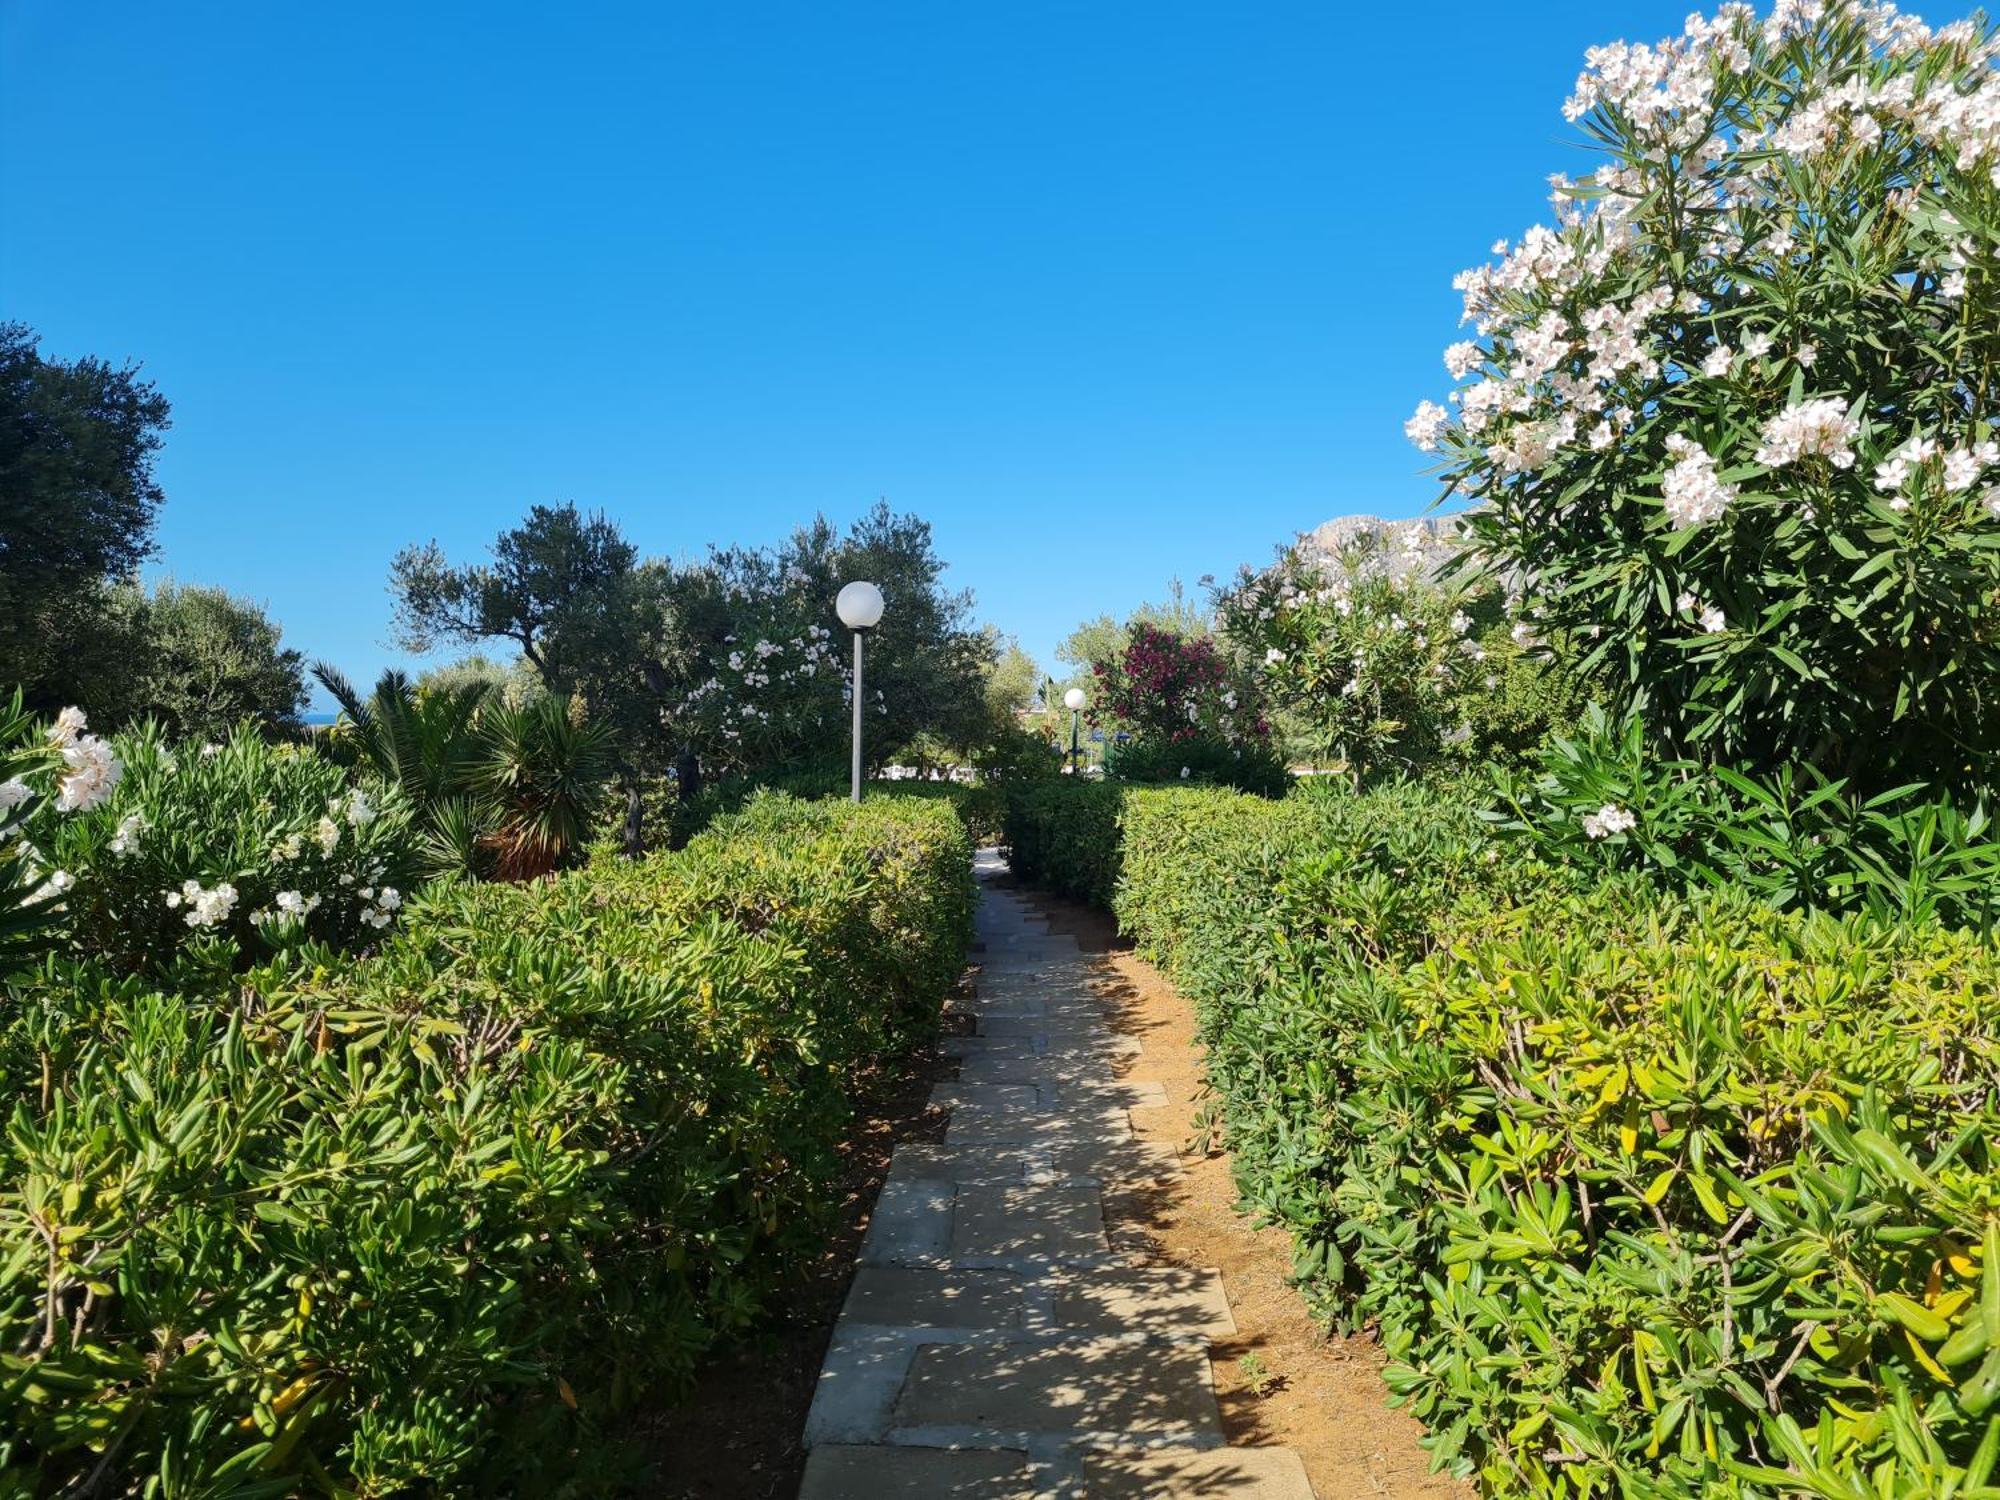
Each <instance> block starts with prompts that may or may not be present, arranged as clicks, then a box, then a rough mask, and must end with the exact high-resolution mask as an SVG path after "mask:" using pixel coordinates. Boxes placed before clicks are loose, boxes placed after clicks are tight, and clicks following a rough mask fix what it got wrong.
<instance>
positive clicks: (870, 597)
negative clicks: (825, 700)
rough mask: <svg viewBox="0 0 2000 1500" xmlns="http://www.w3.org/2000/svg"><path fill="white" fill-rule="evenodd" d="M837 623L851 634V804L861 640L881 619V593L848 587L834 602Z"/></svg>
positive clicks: (857, 794)
mask: <svg viewBox="0 0 2000 1500" xmlns="http://www.w3.org/2000/svg"><path fill="white" fill-rule="evenodd" d="M833 609H834V613H835V614H837V615H839V616H840V623H841V624H843V625H845V626H846V627H847V628H848V629H849V630H851V631H853V632H854V800H855V801H856V802H859V801H860V800H861V638H862V637H863V636H864V635H866V634H868V632H869V631H871V630H873V629H874V628H875V626H876V625H877V624H878V623H879V622H880V621H881V619H882V591H881V590H880V589H878V588H876V587H875V585H874V584H872V583H850V584H848V585H847V587H845V588H843V589H842V590H841V591H840V596H839V597H838V598H836V599H835V600H834V601H833Z"/></svg>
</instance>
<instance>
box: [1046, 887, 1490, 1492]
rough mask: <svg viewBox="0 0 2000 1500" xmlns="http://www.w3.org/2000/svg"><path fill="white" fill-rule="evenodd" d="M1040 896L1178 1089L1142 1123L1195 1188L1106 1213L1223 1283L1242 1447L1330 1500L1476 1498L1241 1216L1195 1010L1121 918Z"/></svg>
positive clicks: (1149, 1247)
mask: <svg viewBox="0 0 2000 1500" xmlns="http://www.w3.org/2000/svg"><path fill="white" fill-rule="evenodd" d="M1026 894H1027V895H1028V896H1029V898H1030V899H1031V900H1032V901H1033V902H1034V904H1035V905H1036V906H1037V907H1038V908H1039V909H1041V910H1042V911H1043V912H1045V913H1046V914H1047V915H1048V917H1049V919H1050V923H1051V926H1052V927H1054V928H1055V929H1056V930H1058V931H1063V932H1070V933H1073V934H1075V936H1076V938H1077V940H1078V942H1079V943H1081V944H1082V946H1083V947H1084V949H1085V951H1086V952H1091V953H1094V954H1096V955H1098V956H1099V957H1100V958H1101V960H1102V962H1103V964H1104V967H1105V977H1104V979H1103V981H1102V984H1101V988H1100V993H1101V994H1102V995H1103V996H1104V998H1105V999H1106V1000H1107V1001H1109V1002H1110V1003H1111V1005H1112V1008H1113V1024H1114V1025H1116V1026H1117V1027H1118V1028H1119V1029H1120V1030H1122V1031H1126V1032H1129V1033H1131V1034H1132V1035H1134V1036H1136V1037H1138V1038H1139V1039H1140V1040H1141V1041H1142V1042H1143V1043H1144V1045H1145V1049H1146V1050H1145V1052H1144V1053H1143V1054H1142V1055H1140V1056H1138V1057H1136V1058H1134V1059H1132V1061H1131V1064H1130V1068H1129V1071H1130V1073H1131V1076H1132V1077H1134V1078H1145V1079H1154V1080H1157V1081H1158V1082H1159V1083H1160V1084H1161V1085H1162V1086H1163V1087H1164V1088H1165V1089H1166V1092H1167V1098H1168V1105H1167V1107H1166V1108H1165V1109H1146V1110H1138V1111H1135V1112H1134V1113H1133V1116H1132V1119H1133V1122H1134V1124H1135V1125H1136V1126H1137V1127H1138V1128H1139V1130H1140V1132H1141V1134H1143V1135H1146V1136H1147V1137H1149V1138H1150V1139H1153V1140H1156V1141H1158V1142H1160V1143H1161V1144H1163V1145H1168V1146H1172V1147H1173V1148H1175V1149H1176V1150H1178V1151H1180V1152H1181V1153H1182V1162H1183V1165H1184V1167H1185V1169H1186V1173H1187V1175H1186V1177H1185V1178H1183V1179H1182V1181H1181V1182H1180V1183H1179V1184H1177V1185H1176V1186H1174V1187H1172V1188H1167V1189H1159V1188H1154V1189H1146V1190H1143V1191H1129V1190H1128V1191H1127V1192H1126V1193H1124V1194H1122V1195H1119V1196H1118V1197H1116V1198H1110V1199H1107V1203H1106V1206H1107V1210H1108V1211H1109V1212H1110V1213H1111V1214H1112V1215H1114V1216H1115V1218H1116V1219H1117V1224H1116V1225H1115V1227H1114V1229H1113V1236H1114V1241H1115V1242H1121V1243H1122V1244H1123V1245H1125V1246H1127V1247H1129V1248H1132V1249H1135V1250H1140V1251H1144V1252H1147V1253H1150V1254H1153V1255H1157V1256H1159V1257H1160V1258H1161V1259H1163V1260H1166V1261H1170V1262H1172V1263H1174V1264H1176V1265H1183V1266H1189V1267H1201V1266H1214V1267H1216V1268H1217V1269H1219V1270H1220V1271H1221V1272H1222V1280H1223V1286H1224V1289H1225V1290H1226V1291H1227V1293H1228V1295H1229V1303H1230V1307H1231V1309H1232V1311H1233V1312H1234V1313H1235V1316H1236V1327H1237V1336H1236V1338H1235V1339H1234V1340H1232V1341H1231V1342H1229V1343H1227V1344H1218V1345H1217V1346H1216V1347H1215V1349H1214V1351H1213V1362H1214V1370H1215V1387H1216V1395H1217V1397H1218V1398H1219V1399H1220V1401H1221V1404H1222V1418H1223V1422H1224V1424H1225V1425H1226V1427H1227V1428H1228V1432H1229V1441H1230V1442H1231V1443H1235V1444H1246V1445H1247V1444H1258V1443H1276V1444H1283V1445H1284V1446H1286V1447H1289V1448H1292V1449H1293V1450H1295V1451H1296V1452H1297V1453H1298V1455H1299V1456H1300V1458H1302V1459H1303V1460H1304V1461H1305V1466H1306V1473H1307V1474H1308V1475H1309V1476H1310V1477H1311V1479H1312V1482H1313V1488H1314V1489H1315V1490H1316V1491H1318V1494H1319V1500H1378V1497H1382V1496H1394V1497H1399V1500H1400V1497H1403V1496H1427V1497H1451V1500H1459V1497H1466V1500H1469V1497H1471V1495H1472V1494H1473V1490H1472V1488H1471V1487H1470V1486H1468V1485H1462V1484H1459V1483H1458V1482H1457V1481H1455V1480H1452V1479H1451V1478H1449V1477H1447V1476H1444V1475H1436V1474H1432V1473H1431V1472H1430V1456H1429V1455H1428V1454H1426V1453H1425V1452H1424V1451H1423V1450H1422V1449H1421V1448H1419V1447H1418V1446H1417V1439H1418V1437H1419V1436H1420V1435H1421V1433H1422V1428H1421V1427H1419V1426H1418V1424H1417V1423H1416V1422H1415V1421H1414V1420H1413V1419H1411V1418H1410V1417H1407V1416H1405V1415H1404V1414H1403V1413H1401V1412H1398V1411H1394V1410H1391V1409H1390V1408H1389V1407H1388V1406H1386V1405H1385V1404H1384V1398H1385V1395H1386V1391H1385V1388H1384V1387H1383V1385H1382V1380H1381V1375H1380V1370H1381V1367H1382V1356H1381V1351H1380V1349H1379V1348H1378V1347H1377V1346H1376V1344H1375V1342H1374V1341H1373V1340H1372V1339H1369V1338H1365V1337H1354V1338H1340V1337H1329V1336H1327V1335H1326V1334H1325V1333H1323V1332H1322V1331H1321V1330H1320V1329H1319V1327H1318V1326H1317V1325H1316V1324H1314V1323H1313V1321H1312V1319H1310V1318H1309V1317H1307V1316H1306V1313H1305V1308H1304V1304H1303V1303H1302V1302H1301V1301H1300V1298H1299V1295H1298V1293H1297V1292H1296V1291H1294V1290H1293V1289H1292V1288H1291V1287H1290V1286H1289V1285H1287V1284H1286V1275H1287V1273H1288V1271H1289V1269H1290V1266H1291V1244H1290V1238H1289V1236H1287V1235H1286V1234H1285V1233H1284V1232H1283V1231H1282V1230H1278V1229H1254V1228H1252V1227H1251V1221H1250V1220H1249V1219H1248V1218H1246V1217H1244V1216H1242V1215H1241V1214H1238V1213H1237V1212H1236V1211H1235V1208H1234V1204H1235V1201H1236V1188H1235V1184H1234V1183H1233V1182H1232V1181H1231V1179H1230V1175H1229V1161H1228V1158H1227V1157H1226V1156H1224V1155H1223V1154H1222V1153H1221V1152H1219V1151H1216V1150H1213V1149H1210V1147H1211V1143H1210V1142H1209V1141H1207V1140H1206V1139H1201V1140H1197V1138H1196V1136H1197V1124H1196V1112H1197V1108H1198V1101H1199V1099H1200V1097H1201V1091H1202V1074H1201V1052H1200V1048H1199V1047H1198V1046H1197V1045H1196V1043H1195V1029H1194V1014H1193V1008H1192V1006H1191V1005H1190V1004H1189V1003H1188V1002H1187V1001H1186V1000H1184V999H1183V998H1182V997H1181V996H1180V995H1179V994H1177V993H1176V992H1175V991H1174V989H1173V988H1172V986H1170V985H1169V984H1168V983H1167V982H1166V980H1165V979H1163V978H1162V977H1161V976H1160V974H1159V972H1158V971H1157V970H1155V969H1154V968H1153V967H1152V965H1150V964H1148V963H1146V962H1144V961H1143V960H1142V959H1139V958H1136V957H1134V956H1133V955H1132V954H1131V953H1130V952H1128V951H1125V948H1124V945H1123V944H1122V943H1121V941H1120V940H1119V939H1118V938H1117V935H1116V931H1115V929H1114V927H1113V925H1112V923H1111V920H1110V918H1109V917H1107V916H1105V915H1104V914H1103V913H1101V912H1097V911H1093V910H1091V909H1089V908H1087V907H1081V906H1074V905H1071V904H1069V903H1066V902H1062V901H1058V900H1055V899H1053V898H1051V897H1047V896H1044V895H1042V894H1040V893H1038V892H1027V893H1026ZM1245 1356H1251V1357H1253V1358H1254V1360H1255V1361H1256V1362H1257V1363H1259V1364H1261V1366H1262V1376H1261V1379H1260V1380H1259V1382H1258V1383H1259V1384H1261V1385H1262V1386H1263V1394H1262V1395H1259V1394H1257V1392H1256V1391H1255V1390H1253V1389H1252V1385H1251V1382H1250V1380H1249V1379H1248V1377H1247V1375H1246V1372H1245V1371H1244V1369H1243V1367H1242V1364H1241V1361H1242V1360H1243V1358H1244V1357H1245Z"/></svg>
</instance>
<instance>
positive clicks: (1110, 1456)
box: [1056, 1448, 1314, 1500]
mask: <svg viewBox="0 0 2000 1500" xmlns="http://www.w3.org/2000/svg"><path fill="white" fill-rule="evenodd" d="M1056 1494H1057V1495H1059V1496H1061V1497H1062V1500H1161V1497H1163V1496H1192V1495H1200V1496H1203V1497H1212V1500H1314V1497H1313V1488H1312V1484H1311V1482H1310V1481H1308V1480H1307V1478H1306V1467H1305V1465H1304V1464H1303V1463H1301V1462H1299V1456H1298V1455H1297V1454H1296V1453H1294V1452H1292V1451H1291V1449H1289V1448H1211V1449H1208V1450H1207V1451H1205V1452H1188V1453H1183V1452H1176V1451H1165V1452H1152V1453H1084V1454H1079V1455H1077V1457H1076V1458H1075V1460H1074V1466H1073V1467H1072V1468H1071V1469H1070V1474H1069V1476H1068V1482H1066V1483H1062V1484H1059V1485H1058V1487H1057V1489H1056Z"/></svg>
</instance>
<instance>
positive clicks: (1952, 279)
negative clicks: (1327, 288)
mask: <svg viewBox="0 0 2000 1500" xmlns="http://www.w3.org/2000/svg"><path fill="white" fill-rule="evenodd" d="M1993 56H1994V48H1993V43H1992V38H1991V32H1990V29H1989V28H1988V26H1987V24H1986V23H1985V21H1984V20H1983V19H1981V20H1974V21H1969V22H1964V23H1960V24H1958V25H1955V26H1950V27H1946V28H1943V29H1942V30H1937V31H1933V30H1931V29H1929V28H1927V27H1925V26H1923V25H1922V24H1921V23H1920V22H1917V21H1916V20H1915V18H1913V17H1904V16H1900V15H1897V14H1896V13H1895V12H1894V8H1893V7H1891V6H1888V5H1882V4H1874V3H1866V0H1841V3H1835V4H1829V5H1826V6H1818V5H1813V6H1805V5H1793V4H1785V5H1780V6H1779V7H1778V10H1777V13H1776V14H1775V15H1774V16H1773V17H1772V18H1771V19H1769V20H1767V21H1764V22H1761V23H1760V22H1759V21H1758V20H1757V18H1756V17H1755V15H1754V13H1753V12H1752V11H1751V9H1750V8H1749V7H1748V6H1731V7H1727V8H1725V10H1724V11H1723V12H1722V13H1721V14H1720V15H1719V16H1718V18H1717V19H1715V20H1714V21H1709V20H1705V19H1703V18H1702V17H1700V16H1695V17H1693V18H1691V20H1690V21H1689V24H1688V28H1687V31H1686V34H1685V35H1684V36H1683V37H1681V38H1678V39H1675V40H1673V41H1670V42H1667V43H1663V44H1662V45H1660V46H1659V47H1657V48H1632V47H1627V46H1625V45H1623V44H1619V45H1617V46H1614V47H1609V48H1601V49H1597V50H1596V51H1594V52H1593V53H1592V55H1591V59H1590V65H1589V67H1588V68H1587V69H1586V71H1585V72H1584V74H1583V75H1582V77H1581V79H1580V80H1579V82H1578V86H1577V92H1576V94H1575V96H1574V97H1573V98H1572V100H1571V101H1570V104H1569V107H1568V109H1567V110H1566V113H1567V114H1568V115H1569V116H1570V117H1571V118H1572V119H1576V120H1580V121H1581V122H1582V125H1583V129H1584V132H1585V134H1586V136H1587V138H1588V140H1589V141H1590V143H1591V144H1593V145H1594V146H1595V147H1597V148H1598V149H1599V150H1601V152H1602V153H1603V155H1604V157H1605V160H1604V162H1603V164H1602V165H1600V166H1599V167H1598V169H1597V170H1596V171H1595V172H1593V173H1592V174H1590V175H1589V176H1587V177H1585V178H1583V179H1582V180H1580V181H1576V182H1571V181H1569V180H1568V179H1567V178H1558V179H1557V180H1556V203H1557V207H1558V210H1559V218H1560V223H1559V225H1558V226H1557V227H1556V228H1554V229H1550V228H1547V227H1543V226H1536V227H1535V228H1532V229H1530V230H1529V231H1528V232H1527V233H1526V234H1525V235H1524V236H1523V237H1521V238H1520V239H1519V240H1518V241H1517V242H1516V243H1515V244H1514V245H1513V246H1512V247H1511V248H1510V249H1506V250H1505V253H1504V258H1503V259H1502V260H1501V262H1500V263H1499V264H1497V265H1490V266H1486V267H1482V268H1478V269H1475V270H1472V271H1468V272H1466V273H1465V274H1464V275H1463V276H1461V277H1460V278H1459V282H1458V285H1459V286H1460V288H1461V289H1462V290H1463V291H1464V293H1465V304H1466V316H1467V319H1468V320H1469V321H1472V322H1473V323H1474V324H1475V325H1476V331H1477V337H1476V338H1475V339H1468V340H1465V341H1463V342H1461V343H1459V344H1455V345H1453V346H1452V348H1451V349H1450V350H1448V351H1447V353H1446V363H1447V365H1448V367H1449V368H1450V369H1451V370H1452V372H1453V374H1454V375H1456V376H1459V377H1462V378H1466V380H1467V383H1466V384H1465V385H1463V386H1462V387H1461V388H1460V389H1459V390H1458V391H1457V392H1455V393H1454V397H1453V400H1454V402H1455V403H1456V408H1457V410H1456V413H1455V414H1454V413H1451V412H1448V411H1447V410H1446V409H1445V408H1443V407H1440V406H1437V405H1435V404H1433V403H1430V402H1426V403H1424V405H1423V406H1422V407H1421V408H1420V409H1419V411H1418V414H1417V416H1416V417H1415V418H1413V419H1412V420H1411V422H1410V424H1409V431H1410V433H1411V436H1412V437H1413V438H1414V439H1415V440H1416V441H1417V442H1418V443H1419V444H1420V445H1421V446H1424V447H1427V448H1437V449H1441V450H1442V454H1443V466H1444V472H1445V483H1446V487H1447V490H1448V491H1449V492H1456V493H1458V494H1460V495H1463V496H1466V497H1468V498H1470V499H1472V500H1474V501H1476V502H1477V504H1476V506H1475V508H1474V509H1473V510H1471V511H1470V512H1469V513H1468V514H1467V517H1466V524H1467V527H1468V529H1469V531H1470V534H1471V536H1472V539H1473V541H1474V544H1475V546H1476V547H1477V548H1478V550H1479V551H1480V552H1481V553H1482V554H1483V556H1484V558H1485V559H1486V561H1487V563H1488V564H1490V565H1492V566H1495V567H1498V568H1501V569H1504V570H1506V571H1507V572H1508V573H1509V574H1510V576H1512V577H1514V578H1516V579H1518V580H1519V582H1520V584H1521V586H1522V587H1523V588H1524V589H1525V590H1526V592H1527V595H1528V600H1529V608H1530V613H1531V615H1532V616H1533V618H1534V619H1535V621H1536V622H1537V625H1538V628H1539V631H1540V633H1542V634H1545V635H1548V636H1549V637H1550V638H1551V639H1559V640H1564V641H1568V642H1570V643H1573V644H1574V645H1575V647H1576V649H1577V650H1578V652H1579V653H1580V654H1581V656H1582V663H1583V665H1584V666H1585V667H1586V668H1588V669H1593V670H1597V671H1598V672H1599V673H1600V675H1601V676H1602V677H1603V679H1604V680H1605V681H1606V682H1607V683H1608V684H1609V685H1610V687H1611V690H1612V691H1613V693H1614V701H1613V707H1614V708H1615V709H1616V710H1618V711H1620V712H1622V711H1624V710H1625V709H1627V708H1630V709H1633V710H1635V711H1637V712H1638V713H1639V714H1640V715H1641V717H1642V720H1643V722H1644V723H1645V725H1646V727H1647V729H1648V732H1649V735H1650V737H1651V738H1652V739H1653V740H1654V741H1655V742H1656V744H1657V745H1658V746H1660V747H1661V748H1662V749H1663V750H1664V751H1665V752H1666V753H1668V754H1670V755H1675V756H1684V757H1687V758H1693V759H1700V760H1705V761H1708V762H1711V763H1718V764H1729V765H1740V766H1744V767H1747V768H1750V769H1753V770H1756V771H1759V772H1769V771H1775V770H1776V769H1777V768H1779V767H1780V766H1783V765H1787V764H1794V763H1800V764H1809V765H1812V766H1814V767H1816V768H1818V769H1820V770H1822V771H1824V772H1825V773H1826V774H1827V775H1829V776H1832V777H1835V778H1838V779H1842V780H1846V781H1848V782H1850V783H1851V784H1852V785H1853V786H1854V788H1855V789H1856V790H1857V792H1860V793H1864V794H1873V793H1874V792H1876V791H1879V790H1881V789H1883V788H1885V787H1888V786H1892V785H1894V784H1896V783H1897V782H1899V781H1902V780H1909V779H1921V780H1926V781H1930V782H1933V783H1935V784H1941V785H1951V784H1954V783H1963V782H1972V783H1983V782H1985V781H1987V780H1989V779H1990V776H1991V763H1992V757H1993V753H1994V750H1995V747H1996V729H1995V723H1996V720H1995V718H1994V716H1993V714H1992V712H1991V704H1992V701H1993V698H1994V695H1995V692H1996V690H2000V632H1996V629H1995V624H1994V614H1993V610H1992V606H1991V600H1992V598H1993V597H1994V594H1995V589H1996V585H2000V530H1997V529H1996V524H1995V514H1996V511H2000V502H1996V500H1995V498H1994V495H1993V493H1991V492H1990V491H1989V490H1988V489H1987V483H1988V478H1987V476H1988V474H1989V471H1991V470H1992V469H1993V468H1994V467H1995V466H1996V465H2000V445H1996V437H1995V433H1994V430H1993V427H1992V423H1991V418H1990V406H1991V391H1990V388H1989V387H1990V377H1991V372H1992V370H1993V368H1994V364H1995V356H1996V353H2000V300H1996V299H2000V276H1996V274H1995V271H1996V264H1995V259H1994V257H1995V246H1996V244H2000V182H1997V181H1996V176H1995V172H1994V166H1995V163H1996V162H1997V161H2000V130H1996V127H1995V126H1994V123H1993V122H1994V120H1995V119H1996V118H1997V117H2000V116H1996V112H1995V109H1994V99H1995V97H1996V90H2000V82H1996V80H1995V78H1994V73H1993V68H1992V59H1993Z"/></svg>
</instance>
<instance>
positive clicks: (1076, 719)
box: [1063, 688, 1089, 776]
mask: <svg viewBox="0 0 2000 1500" xmlns="http://www.w3.org/2000/svg"><path fill="white" fill-rule="evenodd" d="M1087 701H1089V700H1087V699H1086V698H1085V697H1084V696H1083V689H1082V688H1071V689H1070V690H1069V691H1068V692H1066V693H1064V694H1063V706H1064V707H1066V708H1067V709H1068V710H1069V773H1070V775H1072V776H1080V775H1082V774H1083V705H1084V704H1085V703H1086V702H1087Z"/></svg>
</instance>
